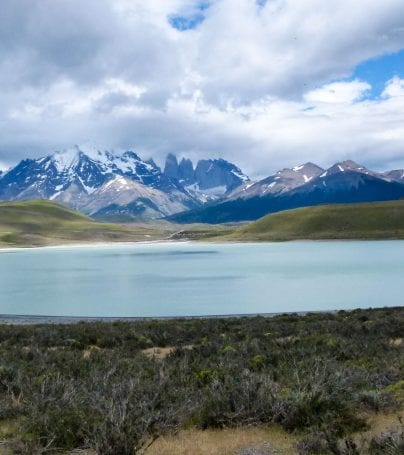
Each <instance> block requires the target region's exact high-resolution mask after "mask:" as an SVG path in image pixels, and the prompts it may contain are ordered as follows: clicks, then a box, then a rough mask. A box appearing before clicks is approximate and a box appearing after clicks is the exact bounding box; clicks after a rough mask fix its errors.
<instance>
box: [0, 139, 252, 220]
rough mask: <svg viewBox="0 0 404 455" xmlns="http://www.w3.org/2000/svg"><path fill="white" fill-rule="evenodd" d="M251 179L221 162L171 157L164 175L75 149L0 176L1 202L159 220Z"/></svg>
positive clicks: (125, 158)
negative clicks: (48, 203) (40, 202)
mask: <svg viewBox="0 0 404 455" xmlns="http://www.w3.org/2000/svg"><path fill="white" fill-rule="evenodd" d="M248 181H249V178H248V177H247V176H245V175H244V174H243V173H242V172H241V170H240V169H239V168H238V167H236V166H235V165H233V164H231V163H229V162H227V161H225V160H222V159H218V160H201V161H199V162H198V163H197V165H196V167H195V168H194V165H193V163H192V162H191V161H190V160H182V161H181V163H180V164H178V162H177V158H176V157H175V156H174V155H172V154H170V155H168V157H167V161H166V165H165V169H164V171H162V170H161V169H160V167H158V166H157V165H156V163H155V162H154V161H153V160H146V161H145V160H142V159H141V158H140V157H139V156H138V155H137V154H136V153H134V152H132V151H126V152H124V153H122V154H117V153H113V152H109V151H99V150H85V151H84V150H82V149H80V148H79V147H78V146H76V147H74V148H72V149H70V150H66V151H63V152H55V153H53V154H51V155H47V156H45V157H42V158H39V159H25V160H22V161H21V162H20V163H18V164H17V165H16V166H15V167H13V168H11V169H9V170H8V171H7V172H4V173H3V174H1V175H0V200H6V201H11V200H25V199H49V200H55V201H58V202H62V203H64V204H66V205H68V206H70V207H72V208H74V209H77V210H80V211H81V212H83V213H85V214H88V215H91V216H92V217H95V218H99V219H117V220H121V221H131V220H145V219H156V218H162V217H165V216H168V215H172V214H174V213H178V212H183V211H186V210H189V209H195V208H198V207H201V206H202V205H203V204H205V203H207V202H208V201H214V200H217V199H219V198H220V199H222V198H223V197H225V196H226V195H227V194H228V193H230V192H231V191H233V190H234V189H235V188H237V187H238V186H240V185H241V184H243V183H245V182H248Z"/></svg>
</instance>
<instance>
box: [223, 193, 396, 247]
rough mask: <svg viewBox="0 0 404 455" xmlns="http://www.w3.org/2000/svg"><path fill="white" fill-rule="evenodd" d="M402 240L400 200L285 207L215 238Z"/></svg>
mask: <svg viewBox="0 0 404 455" xmlns="http://www.w3.org/2000/svg"><path fill="white" fill-rule="evenodd" d="M301 239H307V240H323V239H372V240H377V239H404V201H402V200H401V201H389V202H373V203H363V204H335V205H319V206H316V207H305V208H299V209H294V210H285V211H283V212H279V213H274V214H271V215H267V216H265V217H264V218H261V219H260V220H258V221H255V222H253V223H250V224H248V225H247V226H243V227H242V228H239V229H237V230H235V231H234V232H232V233H230V234H229V235H224V236H218V237H217V240H227V241H229V240H234V241H282V240H301Z"/></svg>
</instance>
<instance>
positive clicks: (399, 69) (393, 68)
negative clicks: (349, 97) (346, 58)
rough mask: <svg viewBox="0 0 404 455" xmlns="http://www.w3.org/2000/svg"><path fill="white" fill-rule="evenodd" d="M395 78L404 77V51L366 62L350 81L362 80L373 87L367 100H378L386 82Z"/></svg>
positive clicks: (358, 68) (358, 67) (359, 66)
mask: <svg viewBox="0 0 404 455" xmlns="http://www.w3.org/2000/svg"><path fill="white" fill-rule="evenodd" d="M394 76H399V77H401V78H403V77H404V49H402V50H401V51H399V52H395V53H394V54H385V55H382V56H381V57H376V58H372V59H370V60H366V61H365V62H363V63H361V64H360V65H358V66H357V67H356V68H355V71H354V72H353V74H352V77H351V78H349V80H353V79H360V80H363V81H366V82H369V84H370V85H371V86H372V89H371V90H369V92H368V93H367V94H366V96H365V98H367V99H375V98H378V97H379V96H380V95H381V93H382V92H383V90H384V86H385V84H386V82H387V81H388V80H390V79H392V78H393V77H394Z"/></svg>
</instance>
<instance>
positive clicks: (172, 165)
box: [164, 153, 180, 180]
mask: <svg viewBox="0 0 404 455" xmlns="http://www.w3.org/2000/svg"><path fill="white" fill-rule="evenodd" d="M164 174H165V175H166V176H167V177H170V178H172V179H175V180H180V171H179V166H178V160H177V157H176V156H175V155H174V154H173V153H169V154H168V155H167V157H166V163H165V166H164Z"/></svg>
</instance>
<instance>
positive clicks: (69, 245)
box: [0, 239, 188, 254]
mask: <svg viewBox="0 0 404 455" xmlns="http://www.w3.org/2000/svg"><path fill="white" fill-rule="evenodd" d="M160 243H162V244H164V243H188V241H186V240H183V241H181V240H168V239H161V240H139V241H134V242H83V243H61V244H57V245H41V246H39V245H38V246H37V245H34V246H13V247H8V246H6V247H3V246H0V254H1V253H2V252H7V253H8V252H15V251H31V250H57V249H76V248H77V249H79V248H96V247H109V246H132V245H153V244H160Z"/></svg>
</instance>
